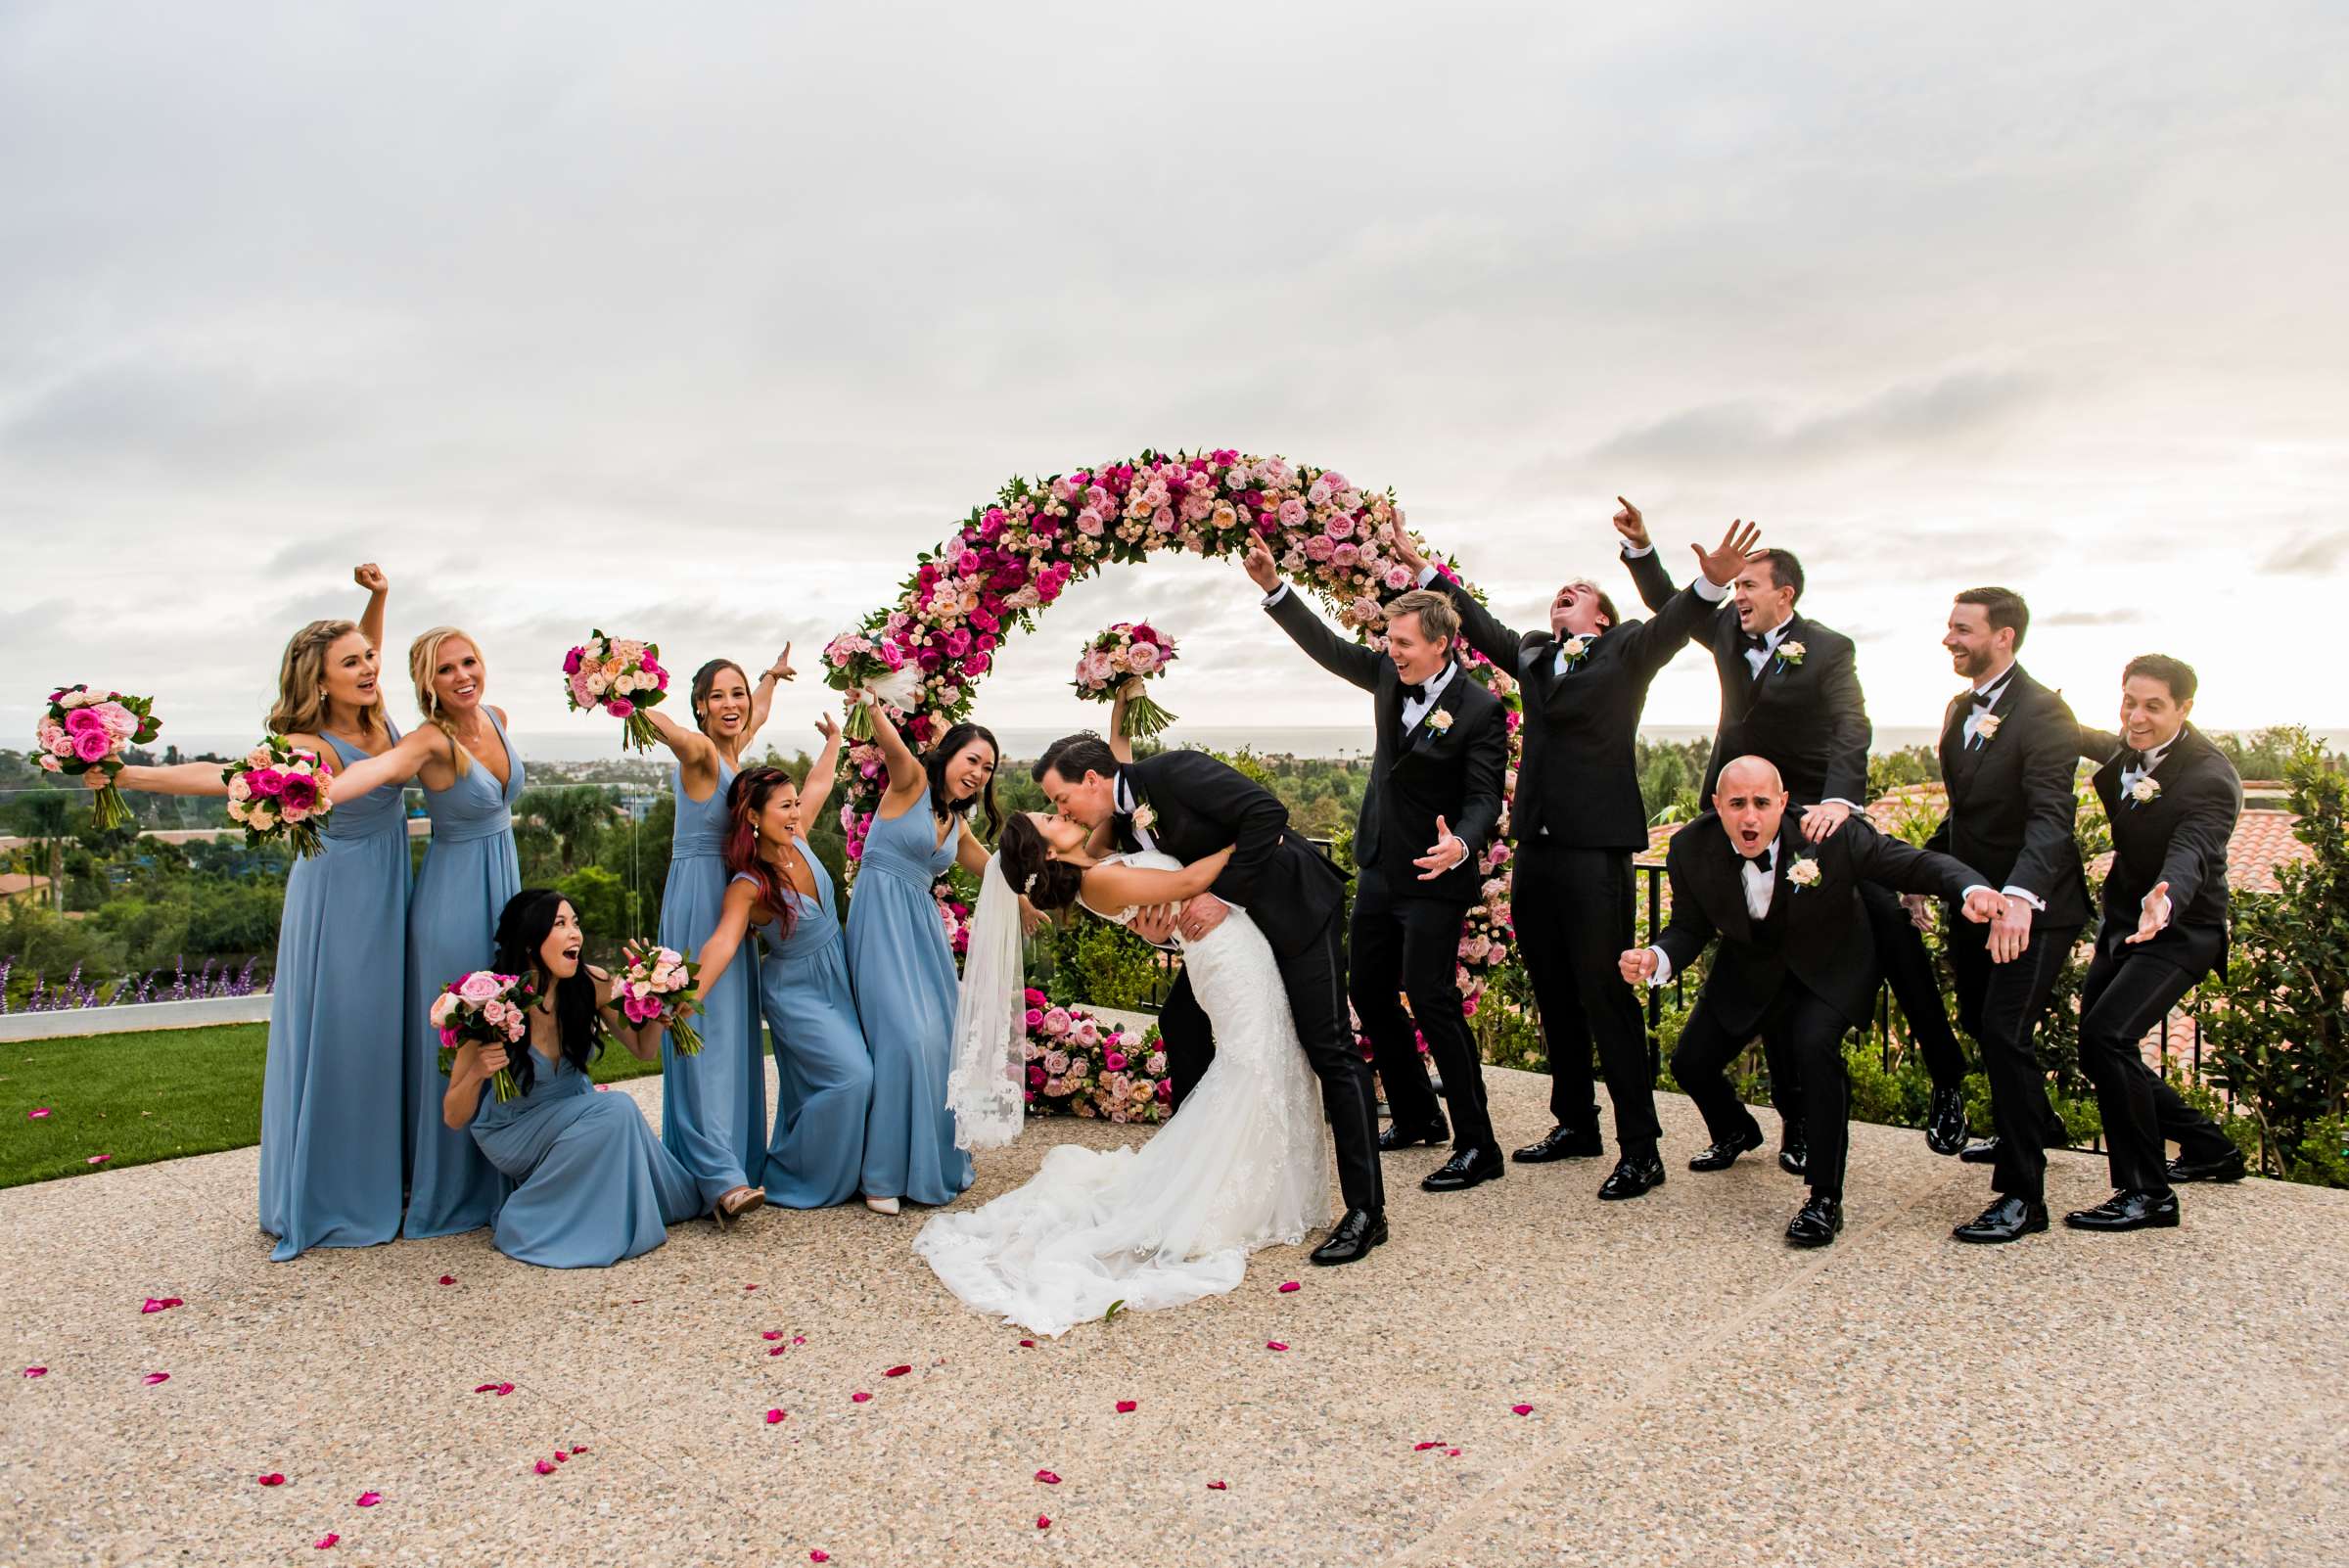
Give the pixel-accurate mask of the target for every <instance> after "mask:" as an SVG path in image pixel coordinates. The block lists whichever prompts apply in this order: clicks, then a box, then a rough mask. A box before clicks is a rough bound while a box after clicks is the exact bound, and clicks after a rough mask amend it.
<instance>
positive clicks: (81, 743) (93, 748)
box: [73, 709, 115, 762]
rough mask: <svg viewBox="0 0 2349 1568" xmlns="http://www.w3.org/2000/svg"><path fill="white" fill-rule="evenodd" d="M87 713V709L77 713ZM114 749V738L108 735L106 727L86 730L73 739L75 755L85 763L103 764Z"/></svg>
mask: <svg viewBox="0 0 2349 1568" xmlns="http://www.w3.org/2000/svg"><path fill="white" fill-rule="evenodd" d="M87 711H88V710H86V709H82V710H77V712H84V713H86V712H87ZM114 749H115V742H114V738H113V737H112V736H110V735H108V734H107V732H106V730H105V727H104V726H101V727H99V728H97V729H85V730H83V731H82V732H81V733H80V734H78V735H76V736H74V737H73V755H74V756H76V757H78V758H80V759H81V760H82V761H85V762H103V761H106V755H107V753H109V752H111V751H113V750H114Z"/></svg>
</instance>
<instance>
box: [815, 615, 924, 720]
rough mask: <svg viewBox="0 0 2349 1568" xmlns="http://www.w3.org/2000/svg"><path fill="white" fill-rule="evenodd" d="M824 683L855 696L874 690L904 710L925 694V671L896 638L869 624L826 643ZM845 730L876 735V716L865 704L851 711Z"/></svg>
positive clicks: (855, 706)
mask: <svg viewBox="0 0 2349 1568" xmlns="http://www.w3.org/2000/svg"><path fill="white" fill-rule="evenodd" d="M824 665H825V670H824V684H826V685H827V686H830V687H831V688H832V689H833V690H834V691H841V692H847V693H849V694H851V695H852V696H853V695H854V694H856V693H858V692H868V691H869V692H871V693H872V694H873V695H874V696H875V697H877V698H879V699H880V700H881V701H882V702H884V703H887V704H888V705H889V706H890V707H892V708H895V709H898V710H899V711H900V712H903V711H905V710H908V709H910V708H911V707H912V706H913V701H914V699H915V698H916V697H918V696H920V695H921V690H922V671H921V669H920V668H919V667H918V666H917V665H915V664H913V663H912V662H911V661H909V660H908V659H907V658H906V657H905V650H904V649H902V648H900V647H898V644H897V641H896V639H895V638H892V637H889V636H887V635H878V636H877V635H875V634H874V628H873V627H872V626H870V625H867V626H866V627H865V628H864V629H862V630H858V631H844V632H842V633H841V634H840V635H839V636H837V637H835V638H833V639H832V640H831V641H830V642H828V643H826V644H824ZM844 732H845V733H846V734H847V736H848V737H849V739H851V740H859V741H861V740H871V739H872V738H873V715H871V714H870V713H868V712H866V711H865V707H864V705H863V704H862V703H857V704H855V705H854V706H852V708H850V710H849V721H848V723H847V725H846V726H845V727H844Z"/></svg>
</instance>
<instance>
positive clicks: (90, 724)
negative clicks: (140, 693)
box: [32, 685, 163, 828]
mask: <svg viewBox="0 0 2349 1568" xmlns="http://www.w3.org/2000/svg"><path fill="white" fill-rule="evenodd" d="M154 709H155V699H154V698H152V697H125V696H123V695H122V694H121V693H120V692H118V691H110V692H106V693H104V694H100V693H98V692H94V691H92V690H90V688H89V687H87V686H80V685H74V686H60V687H59V688H58V689H57V690H55V691H53V692H51V693H50V694H49V711H48V712H47V713H45V714H43V715H41V719H40V722H39V723H37V724H35V725H34V726H33V731H32V735H33V743H34V746H35V748H36V750H37V753H38V756H39V758H40V765H41V766H42V767H44V768H46V769H47V770H48V771H50V772H52V773H65V774H69V775H70V776H72V777H76V778H78V777H79V776H80V775H82V774H84V773H87V772H88V771H90V769H92V768H97V769H99V770H101V771H103V772H104V773H105V774H106V776H107V780H108V783H107V785H106V787H105V788H104V789H102V790H100V791H99V792H98V798H97V800H95V801H93V802H92V803H91V804H90V815H91V817H92V819H93V820H94V821H96V823H97V824H98V826H100V827H102V828H111V827H120V826H121V825H122V824H123V823H125V822H127V821H129V820H130V807H129V805H128V803H126V802H125V801H124V800H123V799H122V792H121V791H120V790H118V789H116V788H115V786H114V783H113V780H114V776H115V774H116V773H119V772H121V771H122V749H123V748H124V747H126V746H144V745H145V744H147V742H149V741H151V740H153V739H155V737H156V735H157V734H158V733H159V732H160V731H161V729H162V727H163V725H162V720H161V719H159V718H157V717H156V716H155V713H154Z"/></svg>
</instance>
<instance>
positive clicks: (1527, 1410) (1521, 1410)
mask: <svg viewBox="0 0 2349 1568" xmlns="http://www.w3.org/2000/svg"><path fill="white" fill-rule="evenodd" d="M1509 1413H1510V1414H1511V1415H1531V1414H1533V1413H1534V1407H1532V1406H1530V1405H1512V1406H1510V1407H1509Z"/></svg>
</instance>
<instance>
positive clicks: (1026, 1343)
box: [1020, 1339, 1036, 1350]
mask: <svg viewBox="0 0 2349 1568" xmlns="http://www.w3.org/2000/svg"><path fill="white" fill-rule="evenodd" d="M1020 1349H1022V1350H1034V1349H1036V1341H1035V1340H1033V1339H1023V1340H1021V1341H1020Z"/></svg>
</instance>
